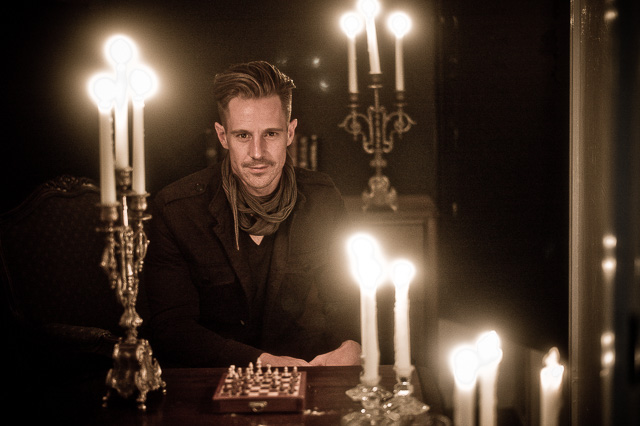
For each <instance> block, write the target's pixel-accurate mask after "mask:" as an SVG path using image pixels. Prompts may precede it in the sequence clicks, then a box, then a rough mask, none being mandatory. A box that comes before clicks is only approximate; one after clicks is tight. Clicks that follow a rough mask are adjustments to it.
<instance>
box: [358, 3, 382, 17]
mask: <svg viewBox="0 0 640 426" xmlns="http://www.w3.org/2000/svg"><path fill="white" fill-rule="evenodd" d="M358 9H359V10H360V12H362V14H363V15H364V16H365V18H367V19H373V18H375V17H376V16H377V15H378V12H380V3H378V2H377V1H376V0H360V1H359V2H358Z"/></svg>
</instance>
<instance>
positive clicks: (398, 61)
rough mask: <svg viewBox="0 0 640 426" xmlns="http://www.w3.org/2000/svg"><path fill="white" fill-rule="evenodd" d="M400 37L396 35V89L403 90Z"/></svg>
mask: <svg viewBox="0 0 640 426" xmlns="http://www.w3.org/2000/svg"><path fill="white" fill-rule="evenodd" d="M402 56H403V55H402V37H396V90H397V91H398V92H403V91H404V63H403V60H402Z"/></svg>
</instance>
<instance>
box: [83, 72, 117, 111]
mask: <svg viewBox="0 0 640 426" xmlns="http://www.w3.org/2000/svg"><path fill="white" fill-rule="evenodd" d="M88 86H89V96H90V97H91V98H92V99H93V100H94V101H95V102H96V104H97V105H98V108H100V109H105V110H106V109H110V108H111V106H112V105H113V101H114V100H115V98H116V82H115V81H114V80H113V78H111V77H109V76H107V75H105V74H97V75H95V76H94V77H92V78H91V79H90V80H89V85H88Z"/></svg>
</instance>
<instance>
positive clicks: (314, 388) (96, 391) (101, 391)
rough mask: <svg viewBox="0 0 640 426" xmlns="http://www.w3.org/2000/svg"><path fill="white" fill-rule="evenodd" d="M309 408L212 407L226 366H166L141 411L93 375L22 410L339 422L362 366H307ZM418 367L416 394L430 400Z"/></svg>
mask: <svg viewBox="0 0 640 426" xmlns="http://www.w3.org/2000/svg"><path fill="white" fill-rule="evenodd" d="M300 370H301V371H306V372H307V396H306V409H305V411H303V412H301V413H261V414H229V413H227V414H223V413H217V412H215V411H214V408H213V403H212V397H213V394H214V392H215V389H216V386H217V385H218V382H219V380H220V378H221V377H222V375H223V374H224V373H225V372H226V369H224V368H179V369H171V368H169V369H165V370H163V372H162V377H163V379H164V380H165V382H166V384H167V388H166V389H167V393H166V395H163V394H162V393H161V392H160V391H154V392H150V393H149V395H148V398H147V410H146V411H144V412H143V411H140V410H138V409H137V407H136V405H135V399H132V400H122V399H121V398H119V397H118V396H116V397H112V398H111V399H110V402H109V406H108V407H106V408H103V407H102V397H103V396H104V395H105V393H106V385H105V384H104V377H92V378H91V379H87V380H83V381H80V382H77V383H73V384H72V385H71V384H69V385H63V384H60V385H59V386H57V389H56V387H55V386H54V387H53V388H52V389H51V390H49V391H46V392H44V393H43V394H42V399H39V400H32V401H30V402H29V403H28V404H27V407H26V409H23V410H21V411H22V415H21V416H20V423H23V424H32V422H33V421H34V420H36V421H37V420H40V421H42V420H43V418H44V419H46V420H47V423H61V424H65V425H118V426H120V425H145V426H147V425H148V426H151V425H160V424H161V425H208V426H211V425H256V426H257V425H332V426H335V425H339V424H340V419H341V418H342V417H343V416H344V415H346V414H348V413H350V412H353V411H357V410H359V409H360V408H361V406H360V404H359V403H357V402H354V401H352V400H351V399H350V398H349V397H347V395H346V394H345V391H346V390H348V389H350V388H352V387H354V386H355V385H357V384H358V383H359V374H360V372H361V371H362V368H361V367H306V368H301V369H300ZM380 375H381V377H382V380H381V383H380V384H381V385H382V386H383V387H384V388H385V389H387V390H390V391H392V390H393V385H394V384H395V381H396V379H395V373H394V371H393V367H392V366H381V367H380ZM417 376H418V375H417V373H414V377H413V379H412V384H413V385H414V386H415V393H414V395H415V397H416V398H417V399H419V400H420V401H422V402H424V403H426V404H427V405H431V402H430V399H437V395H434V396H432V397H430V396H428V395H427V396H425V393H424V392H423V391H422V387H421V385H420V380H418V377H417Z"/></svg>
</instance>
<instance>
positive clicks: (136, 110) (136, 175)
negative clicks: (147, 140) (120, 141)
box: [131, 100, 146, 194]
mask: <svg viewBox="0 0 640 426" xmlns="http://www.w3.org/2000/svg"><path fill="white" fill-rule="evenodd" d="M131 188H132V189H133V192H135V193H137V194H144V193H145V192H146V190H145V165H144V101H142V100H134V101H133V171H132V182H131Z"/></svg>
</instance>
